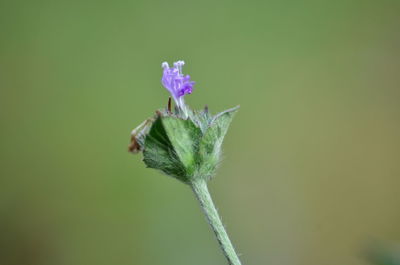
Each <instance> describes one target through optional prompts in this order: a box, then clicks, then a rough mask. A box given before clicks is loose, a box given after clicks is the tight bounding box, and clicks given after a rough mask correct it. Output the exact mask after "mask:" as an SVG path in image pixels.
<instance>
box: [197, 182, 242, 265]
mask: <svg viewBox="0 0 400 265" xmlns="http://www.w3.org/2000/svg"><path fill="white" fill-rule="evenodd" d="M190 185H191V187H192V190H193V192H194V194H195V195H196V198H197V199H198V201H199V202H200V206H201V208H202V209H203V211H204V214H205V215H206V217H207V221H208V223H209V224H210V226H211V228H212V230H213V231H214V234H215V236H216V237H217V240H218V243H219V245H220V246H221V249H222V252H223V253H224V255H225V257H226V259H227V260H228V263H229V265H241V263H240V260H239V257H238V255H237V254H236V252H235V249H234V248H233V246H232V243H231V241H230V240H229V237H228V234H227V233H226V230H225V228H224V226H223V225H222V222H221V219H220V217H219V215H218V212H217V209H216V208H215V206H214V203H213V201H212V199H211V196H210V193H209V191H208V188H207V183H206V181H205V180H202V179H200V180H195V181H193V182H191V183H190Z"/></svg>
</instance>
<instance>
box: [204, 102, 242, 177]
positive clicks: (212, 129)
mask: <svg viewBox="0 0 400 265" xmlns="http://www.w3.org/2000/svg"><path fill="white" fill-rule="evenodd" d="M238 109H239V106H237V107H235V108H232V109H228V110H226V111H223V112H221V113H219V114H217V115H216V116H214V117H213V119H212V120H211V122H210V125H209V128H208V129H207V131H206V132H205V134H204V135H203V137H202V139H201V141H200V146H199V159H200V162H199V164H200V169H199V170H200V172H199V175H202V176H207V177H208V178H210V177H211V176H212V175H213V174H214V171H215V169H216V168H217V166H218V163H219V161H220V156H221V146H222V142H223V140H224V137H225V135H226V133H227V131H228V128H229V125H230V123H231V122H232V119H233V116H234V114H235V113H236V112H237V110H238Z"/></svg>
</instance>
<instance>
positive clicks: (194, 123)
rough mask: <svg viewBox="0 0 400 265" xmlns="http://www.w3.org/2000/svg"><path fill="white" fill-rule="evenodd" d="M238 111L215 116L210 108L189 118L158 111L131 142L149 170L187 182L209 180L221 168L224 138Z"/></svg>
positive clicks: (192, 114) (235, 109)
mask: <svg viewBox="0 0 400 265" xmlns="http://www.w3.org/2000/svg"><path fill="white" fill-rule="evenodd" d="M237 110H238V107H235V108H232V109H229V110H226V111H224V112H221V113H219V114H217V115H215V116H210V115H209V113H208V111H207V109H205V110H204V111H201V112H195V111H190V113H189V117H188V118H186V119H184V118H182V117H181V116H180V115H177V114H172V113H170V112H168V111H164V112H160V111H159V112H157V115H156V117H155V118H154V119H149V120H147V123H146V126H143V125H142V126H141V127H140V128H139V131H137V132H136V133H137V135H138V138H137V139H136V138H135V137H134V136H133V138H132V139H133V142H134V143H136V145H137V146H138V148H137V150H139V151H141V150H142V151H143V156H144V159H143V161H144V163H145V164H146V165H147V166H148V167H149V168H155V169H158V170H161V171H162V172H164V173H165V174H167V175H169V176H172V177H174V178H177V179H179V180H180V181H182V182H185V183H191V182H192V181H194V180H196V179H199V178H201V179H205V180H208V179H209V178H211V177H212V176H213V175H214V173H215V170H216V168H217V166H218V163H219V161H220V157H221V145H222V142H223V139H224V136H225V134H226V132H227V131H228V127H229V124H230V123H231V121H232V118H233V115H234V114H235V113H236V111H237ZM135 131H136V130H135Z"/></svg>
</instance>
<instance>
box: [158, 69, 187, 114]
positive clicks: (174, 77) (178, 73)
mask: <svg viewBox="0 0 400 265" xmlns="http://www.w3.org/2000/svg"><path fill="white" fill-rule="evenodd" d="M184 64H185V62H184V61H177V62H175V63H174V67H172V68H170V67H169V65H168V63H167V62H163V63H162V64H161V67H162V68H164V72H163V77H162V79H161V83H162V84H163V86H164V87H165V88H166V89H167V90H168V91H169V92H170V93H171V95H172V97H173V98H174V100H175V102H176V104H177V105H178V107H180V108H181V109H183V108H184V107H185V106H184V101H183V96H184V95H186V94H191V93H192V91H193V86H194V82H193V81H190V76H189V75H186V76H184V75H183V74H182V66H183V65H184Z"/></svg>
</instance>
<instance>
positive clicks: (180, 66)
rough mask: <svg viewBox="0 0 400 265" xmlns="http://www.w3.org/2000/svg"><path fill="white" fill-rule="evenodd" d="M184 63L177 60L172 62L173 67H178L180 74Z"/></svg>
mask: <svg viewBox="0 0 400 265" xmlns="http://www.w3.org/2000/svg"><path fill="white" fill-rule="evenodd" d="M184 65H185V62H184V61H177V62H175V63H174V67H176V68H178V71H179V74H180V75H183V74H182V66H184Z"/></svg>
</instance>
